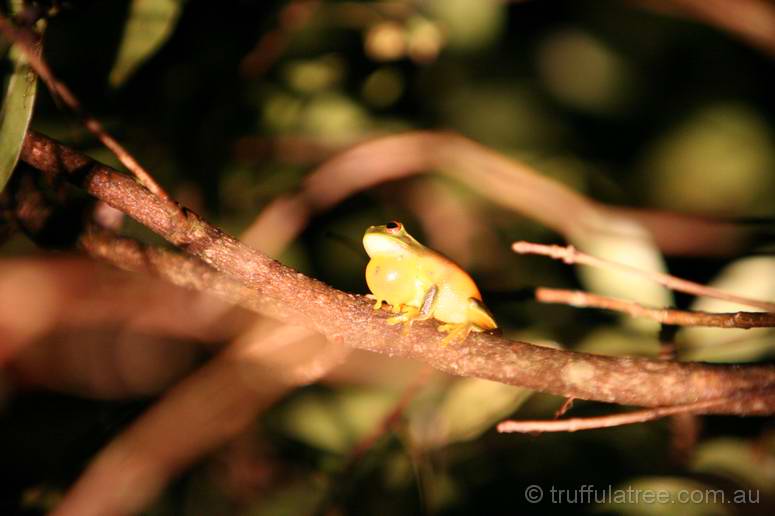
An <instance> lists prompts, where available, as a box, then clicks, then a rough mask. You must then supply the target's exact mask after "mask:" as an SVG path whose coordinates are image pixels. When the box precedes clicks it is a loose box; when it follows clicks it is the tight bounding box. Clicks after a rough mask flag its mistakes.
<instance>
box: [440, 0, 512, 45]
mask: <svg viewBox="0 0 775 516" xmlns="http://www.w3.org/2000/svg"><path fill="white" fill-rule="evenodd" d="M428 8H429V10H430V12H431V13H432V14H433V16H435V17H436V19H437V20H438V21H439V22H440V23H441V25H442V27H443V28H444V31H445V33H446V36H447V40H448V41H449V46H450V47H452V48H455V49H460V50H464V51H469V50H476V49H480V48H482V47H485V46H487V45H488V44H490V43H492V42H493V41H495V40H497V38H498V37H499V36H500V34H501V32H502V31H503V29H504V28H505V26H506V4H505V3H504V2H482V1H481V0H433V1H432V2H428Z"/></svg>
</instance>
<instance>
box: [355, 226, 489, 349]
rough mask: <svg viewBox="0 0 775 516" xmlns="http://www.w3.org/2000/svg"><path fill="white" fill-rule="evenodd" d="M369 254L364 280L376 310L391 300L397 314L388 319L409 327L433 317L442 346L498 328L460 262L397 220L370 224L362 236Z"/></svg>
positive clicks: (390, 322)
mask: <svg viewBox="0 0 775 516" xmlns="http://www.w3.org/2000/svg"><path fill="white" fill-rule="evenodd" d="M363 247H364V248H365V249H366V254H368V255H369V258H370V260H369V263H368V264H367V265H366V284H367V285H368V287H369V290H370V291H371V294H369V295H368V297H369V298H370V299H372V300H374V304H373V308H374V309H375V310H380V309H382V305H383V303H387V304H388V305H389V307H390V310H391V311H392V313H394V314H395V315H394V316H392V317H390V318H388V319H387V323H388V324H391V325H394V324H401V323H403V324H404V328H409V327H411V324H412V322H413V321H423V320H428V319H431V318H433V319H435V320H437V321H439V322H441V323H442V324H441V325H440V326H438V330H439V331H440V332H445V333H447V336H446V337H445V338H444V339H443V340H442V345H447V344H449V343H451V342H462V341H463V340H465V339H466V338H467V337H468V335H469V333H470V332H472V331H473V332H486V331H490V330H494V329H496V328H497V327H498V325H497V324H496V322H495V319H494V317H493V315H492V313H490V311H489V310H488V309H487V307H486V306H485V305H484V301H483V300H482V295H481V293H480V292H479V288H478V287H477V286H476V283H475V282H474V280H473V279H472V278H471V276H470V275H469V274H468V273H467V272H466V271H465V270H463V269H462V268H461V267H460V266H459V265H458V264H457V263H455V262H454V261H452V260H451V259H449V258H447V257H446V256H444V255H442V254H441V253H439V252H437V251H434V250H433V249H430V248H428V247H426V246H424V245H422V244H421V243H420V242H418V241H417V240H416V239H415V238H414V237H413V236H412V235H410V234H409V232H408V231H407V230H406V228H405V227H404V225H403V224H402V223H401V222H399V221H395V220H394V221H391V222H388V223H387V224H384V225H381V226H370V227H369V228H368V229H367V230H366V232H365V233H364V235H363Z"/></svg>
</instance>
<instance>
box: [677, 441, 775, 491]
mask: <svg viewBox="0 0 775 516" xmlns="http://www.w3.org/2000/svg"><path fill="white" fill-rule="evenodd" d="M767 444H768V445H769V446H768V445H767ZM690 468H691V469H692V470H693V471H696V472H698V473H705V474H711V475H718V476H722V477H726V478H729V479H732V480H734V481H736V482H740V483H742V484H743V485H744V486H750V487H754V488H756V489H760V490H762V491H764V492H765V493H768V494H772V493H775V442H770V443H752V442H749V441H746V440H743V439H733V438H717V439H712V440H710V441H706V442H704V443H702V444H700V446H699V447H698V448H697V451H696V452H695V454H694V457H692V461H691V464H690Z"/></svg>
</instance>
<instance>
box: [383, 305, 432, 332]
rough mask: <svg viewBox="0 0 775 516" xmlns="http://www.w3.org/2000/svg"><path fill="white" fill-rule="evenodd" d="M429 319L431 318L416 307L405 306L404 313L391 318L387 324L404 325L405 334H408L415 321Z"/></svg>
mask: <svg viewBox="0 0 775 516" xmlns="http://www.w3.org/2000/svg"><path fill="white" fill-rule="evenodd" d="M428 317H429V316H427V315H425V314H423V313H422V311H421V310H420V309H419V308H415V307H414V306H407V305H404V306H403V311H402V312H401V313H399V314H398V315H396V316H393V317H390V318H389V319H388V320H387V323H388V324H403V325H404V333H406V332H407V331H409V329H410V328H411V327H412V323H413V322H414V321H424V320H425V319H428Z"/></svg>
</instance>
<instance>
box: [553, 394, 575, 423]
mask: <svg viewBox="0 0 775 516" xmlns="http://www.w3.org/2000/svg"><path fill="white" fill-rule="evenodd" d="M574 401H576V400H575V399H574V398H565V401H563V402H562V405H560V408H558V409H557V410H556V411H555V412H554V419H560V418H561V417H562V416H564V415H565V413H566V412H568V411H569V410H570V409H571V408H573V402H574Z"/></svg>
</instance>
